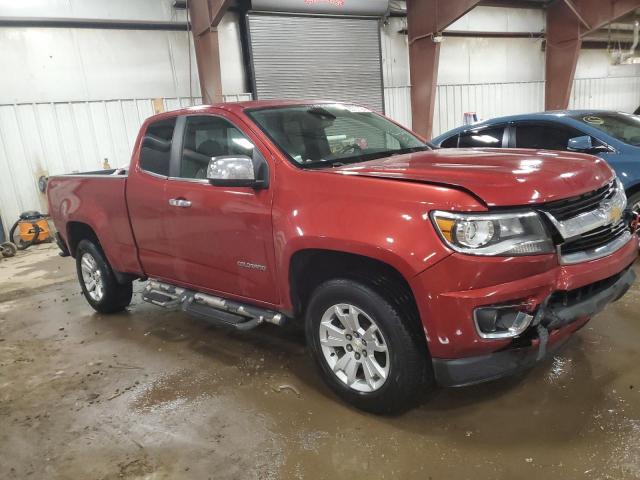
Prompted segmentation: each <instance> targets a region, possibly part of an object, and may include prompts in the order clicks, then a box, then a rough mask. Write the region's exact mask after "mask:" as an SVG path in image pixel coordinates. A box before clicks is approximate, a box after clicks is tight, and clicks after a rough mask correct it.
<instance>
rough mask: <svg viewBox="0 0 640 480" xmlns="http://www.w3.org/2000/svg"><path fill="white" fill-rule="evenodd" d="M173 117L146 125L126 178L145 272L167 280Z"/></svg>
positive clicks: (127, 191) (174, 123) (169, 267)
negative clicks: (169, 181) (167, 223)
mask: <svg viewBox="0 0 640 480" xmlns="http://www.w3.org/2000/svg"><path fill="white" fill-rule="evenodd" d="M175 127H176V117H171V118H167V119H162V120H159V121H156V122H153V123H151V124H149V126H148V127H147V130H146V131H145V134H144V137H143V139H142V143H141V145H140V152H139V160H138V162H137V164H135V165H134V166H133V171H131V172H129V176H128V178H127V188H126V195H127V206H128V209H129V217H130V219H131V228H132V230H133V233H134V236H135V240H136V245H137V246H138V255H139V257H140V262H141V263H142V267H143V269H144V271H145V273H146V274H147V275H149V276H153V277H159V278H165V279H169V278H171V275H172V266H171V257H172V255H173V247H172V245H171V241H170V239H169V235H168V231H167V229H166V221H165V219H166V217H167V215H169V208H168V206H167V202H166V192H165V189H166V186H167V179H168V178H169V169H170V165H171V156H172V155H175V154H176V153H177V151H176V150H175V143H174V141H173V138H174V133H175V131H176V128H175Z"/></svg>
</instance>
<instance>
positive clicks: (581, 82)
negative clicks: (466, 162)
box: [385, 77, 640, 137]
mask: <svg viewBox="0 0 640 480" xmlns="http://www.w3.org/2000/svg"><path fill="white" fill-rule="evenodd" d="M385 105H386V112H387V114H388V115H389V116H390V117H391V118H393V119H394V120H396V121H398V122H400V123H401V124H403V125H405V126H408V127H411V97H410V87H408V86H404V87H386V88H385ZM638 106H640V77H607V78H585V79H576V80H575V81H574V84H573V92H572V94H571V102H570V105H569V108H572V109H582V108H586V109H588V108H593V109H604V110H618V111H625V112H633V111H634V110H635V109H636V108H638ZM542 110H544V82H511V83H481V84H464V85H438V87H437V92H436V109H435V114H434V127H433V136H434V137H435V136H437V135H439V134H441V133H444V132H446V131H447V130H450V129H452V128H454V127H457V126H459V125H460V124H461V123H462V118H463V115H464V113H465V112H476V113H477V114H478V117H479V118H481V119H488V118H492V117H499V116H502V115H512V114H518V113H530V112H539V111H542Z"/></svg>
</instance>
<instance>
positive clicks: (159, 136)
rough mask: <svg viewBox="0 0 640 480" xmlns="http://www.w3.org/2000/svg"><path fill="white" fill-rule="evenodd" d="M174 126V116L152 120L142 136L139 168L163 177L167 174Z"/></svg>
mask: <svg viewBox="0 0 640 480" xmlns="http://www.w3.org/2000/svg"><path fill="white" fill-rule="evenodd" d="M175 127H176V117H171V118H167V119H163V120H158V121H156V122H152V123H150V124H149V126H148V127H147V130H146V132H145V134H144V137H143V138H142V147H141V149H140V168H141V169H142V170H144V171H146V172H150V173H153V174H156V175H161V176H163V177H168V176H169V165H170V163H171V143H172V139H173V131H174V130H175Z"/></svg>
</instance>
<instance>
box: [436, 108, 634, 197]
mask: <svg viewBox="0 0 640 480" xmlns="http://www.w3.org/2000/svg"><path fill="white" fill-rule="evenodd" d="M432 143H434V144H435V145H436V146H438V147H441V148H456V147H459V148H464V147H497V148H535V149H541V150H570V151H574V152H582V153H590V154H592V155H597V156H599V157H601V158H603V159H604V160H606V161H607V162H608V163H609V165H611V167H612V168H613V169H614V170H615V171H616V173H617V174H618V178H619V179H620V180H621V181H622V183H623V185H624V187H625V190H626V192H627V197H628V198H629V204H630V205H633V206H634V209H637V208H639V207H640V116H638V115H631V114H629V113H618V112H609V111H597V110H566V111H554V112H544V113H532V114H527V115H513V116H510V117H500V118H494V119H492V120H486V121H484V122H480V123H475V124H473V125H465V126H463V127H459V128H455V129H453V130H450V131H448V132H447V133H443V134H442V135H440V136H438V137H436V138H434V139H433V141H432Z"/></svg>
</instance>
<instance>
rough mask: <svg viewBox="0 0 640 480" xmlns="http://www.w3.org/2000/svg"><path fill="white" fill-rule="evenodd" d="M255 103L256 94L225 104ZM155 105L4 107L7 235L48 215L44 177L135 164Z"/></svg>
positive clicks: (171, 104) (1, 202) (2, 211)
mask: <svg viewBox="0 0 640 480" xmlns="http://www.w3.org/2000/svg"><path fill="white" fill-rule="evenodd" d="M161 100H162V104H163V109H164V110H175V109H177V108H180V107H186V106H189V105H191V104H193V105H198V104H200V103H201V100H200V98H193V99H189V98H188V97H186V98H185V97H182V98H163V99H161ZM243 100H251V94H250V93H247V94H239V95H226V96H225V101H227V102H233V101H243ZM153 102H154V99H151V98H144V99H128V100H104V101H91V102H65V103H23V104H8V105H7V104H5V105H0V215H1V216H2V220H3V224H4V227H5V230H8V228H10V226H11V224H12V223H13V222H14V221H15V219H16V218H17V217H18V215H19V214H20V212H23V211H25V210H40V211H43V212H46V211H47V204H46V198H45V196H44V195H43V194H41V193H40V192H39V190H38V179H39V178H40V177H41V176H49V175H56V174H61V173H71V172H81V171H88V170H99V169H101V168H102V166H103V162H104V160H105V159H107V160H108V162H109V164H110V165H111V167H119V166H124V165H128V164H129V159H130V155H131V150H132V148H133V143H134V142H135V139H136V135H137V134H138V129H139V128H140V125H141V124H142V122H143V121H144V120H145V119H146V118H147V117H149V116H151V115H153V114H154V106H153V105H154V104H153Z"/></svg>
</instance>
